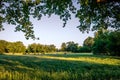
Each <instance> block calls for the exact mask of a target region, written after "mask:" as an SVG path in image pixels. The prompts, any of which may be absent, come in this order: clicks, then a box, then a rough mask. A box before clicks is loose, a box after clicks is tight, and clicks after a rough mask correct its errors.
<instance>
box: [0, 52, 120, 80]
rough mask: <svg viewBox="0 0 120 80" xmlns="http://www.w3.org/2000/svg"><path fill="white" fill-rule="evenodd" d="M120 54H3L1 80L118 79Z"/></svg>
mask: <svg viewBox="0 0 120 80" xmlns="http://www.w3.org/2000/svg"><path fill="white" fill-rule="evenodd" d="M119 79H120V58H117V57H110V56H94V55H81V54H76V55H73V54H72V55H71V54H67V55H64V54H58V55H57V54H54V55H50V54H47V55H42V56H34V55H25V56H22V55H21V56H20V55H19V56H18V55H0V80H119Z"/></svg>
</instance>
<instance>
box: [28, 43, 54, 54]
mask: <svg viewBox="0 0 120 80" xmlns="http://www.w3.org/2000/svg"><path fill="white" fill-rule="evenodd" d="M55 51H56V46H55V45H53V44H52V45H42V44H36V43H33V44H30V45H29V46H28V48H27V49H26V53H34V54H37V53H42V54H44V53H49V52H55Z"/></svg>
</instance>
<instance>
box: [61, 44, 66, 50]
mask: <svg viewBox="0 0 120 80" xmlns="http://www.w3.org/2000/svg"><path fill="white" fill-rule="evenodd" d="M66 48H67V46H66V43H62V45H61V51H66Z"/></svg>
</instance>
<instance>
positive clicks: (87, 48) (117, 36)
mask: <svg viewBox="0 0 120 80" xmlns="http://www.w3.org/2000/svg"><path fill="white" fill-rule="evenodd" d="M56 50H57V49H56V46H55V45H53V44H52V45H43V44H36V43H33V44H30V45H28V47H27V48H26V47H25V46H24V44H23V43H22V42H20V41H17V42H8V41H5V40H0V53H13V54H14V53H34V54H37V53H43V54H44V53H50V52H56ZM60 51H62V52H73V53H79V52H93V53H94V54H102V55H115V56H120V31H119V30H116V31H108V30H105V29H102V28H101V29H99V30H98V31H97V32H96V33H95V36H94V38H92V37H88V38H86V39H85V40H84V42H83V46H79V45H78V43H75V42H73V41H69V42H66V43H65V42H64V43H62V45H61V49H60Z"/></svg>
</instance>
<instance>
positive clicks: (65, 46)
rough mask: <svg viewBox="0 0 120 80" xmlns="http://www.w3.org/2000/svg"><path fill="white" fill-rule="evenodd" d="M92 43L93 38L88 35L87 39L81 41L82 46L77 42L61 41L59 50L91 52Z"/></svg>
mask: <svg viewBox="0 0 120 80" xmlns="http://www.w3.org/2000/svg"><path fill="white" fill-rule="evenodd" d="M93 43H94V38H92V37H88V38H87V39H85V40H84V42H83V46H79V45H78V43H75V42H73V41H70V42H67V43H62V45H61V51H64V52H66V51H67V52H74V53H79V52H91V51H92V45H93Z"/></svg>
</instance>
